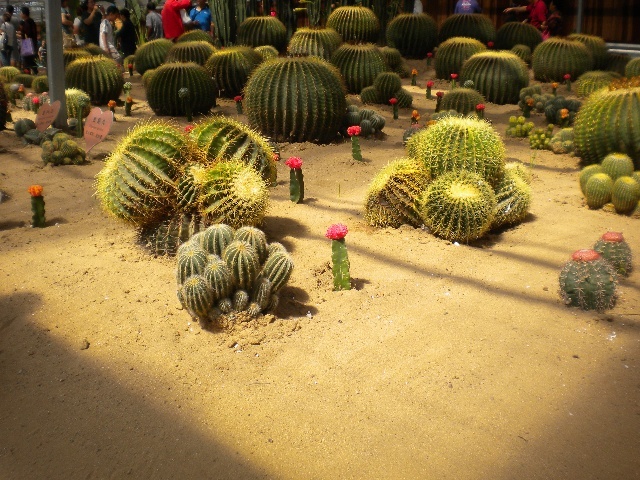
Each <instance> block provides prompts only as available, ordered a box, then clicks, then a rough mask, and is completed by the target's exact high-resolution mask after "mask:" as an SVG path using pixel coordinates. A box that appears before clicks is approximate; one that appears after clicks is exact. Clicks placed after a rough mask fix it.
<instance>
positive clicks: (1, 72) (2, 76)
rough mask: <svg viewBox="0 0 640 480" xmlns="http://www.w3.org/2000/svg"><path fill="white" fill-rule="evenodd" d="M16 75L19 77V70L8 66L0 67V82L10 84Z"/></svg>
mask: <svg viewBox="0 0 640 480" xmlns="http://www.w3.org/2000/svg"><path fill="white" fill-rule="evenodd" d="M17 75H20V70H18V69H17V68H16V67H12V66H10V65H7V66H4V67H0V81H1V82H5V83H11V82H12V81H13V79H14V77H16V76H17Z"/></svg>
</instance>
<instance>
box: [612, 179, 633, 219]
mask: <svg viewBox="0 0 640 480" xmlns="http://www.w3.org/2000/svg"><path fill="white" fill-rule="evenodd" d="M638 200H640V184H638V182H636V181H635V180H634V178H633V177H630V176H629V177H619V178H618V179H617V180H616V181H615V182H613V187H612V188H611V203H613V206H614V207H615V209H616V212H618V213H631V212H632V211H633V210H634V209H635V208H636V206H637V205H638Z"/></svg>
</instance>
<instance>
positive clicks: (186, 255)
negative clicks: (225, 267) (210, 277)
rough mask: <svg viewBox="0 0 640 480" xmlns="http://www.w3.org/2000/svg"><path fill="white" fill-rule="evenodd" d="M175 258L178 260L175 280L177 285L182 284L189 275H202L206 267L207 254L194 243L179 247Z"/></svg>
mask: <svg viewBox="0 0 640 480" xmlns="http://www.w3.org/2000/svg"><path fill="white" fill-rule="evenodd" d="M176 257H177V260H178V268H177V270H176V279H177V280H178V283H179V284H182V283H184V281H185V280H186V279H187V278H189V277H190V276H191V275H200V274H202V273H203V272H204V268H205V266H206V265H207V252H205V251H204V249H203V248H202V247H201V246H200V245H199V244H198V243H195V242H188V243H183V244H182V245H180V247H179V248H178V253H177V255H176Z"/></svg>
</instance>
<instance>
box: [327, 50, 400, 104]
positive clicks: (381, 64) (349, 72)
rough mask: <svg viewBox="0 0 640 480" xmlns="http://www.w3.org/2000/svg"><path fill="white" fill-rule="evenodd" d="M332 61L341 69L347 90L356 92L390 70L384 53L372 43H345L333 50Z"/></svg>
mask: <svg viewBox="0 0 640 480" xmlns="http://www.w3.org/2000/svg"><path fill="white" fill-rule="evenodd" d="M331 63H333V64H334V65H335V66H336V67H337V68H338V70H340V73H341V74H342V77H343V78H344V82H345V84H346V86H347V91H348V92H350V93H355V94H358V93H360V92H361V91H362V89H363V88H365V87H369V86H371V85H373V81H374V80H375V79H376V77H377V76H378V75H379V74H380V73H382V72H385V71H387V70H389V67H387V64H386V62H385V60H384V57H383V56H382V53H380V50H379V49H378V47H376V46H375V45H374V44H372V43H363V44H358V45H351V44H348V43H344V44H342V45H341V46H340V47H339V48H338V49H337V50H336V51H335V52H333V55H332V56H331Z"/></svg>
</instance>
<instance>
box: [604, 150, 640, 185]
mask: <svg viewBox="0 0 640 480" xmlns="http://www.w3.org/2000/svg"><path fill="white" fill-rule="evenodd" d="M600 166H601V167H602V171H603V172H604V173H606V174H607V175H609V176H610V177H611V180H613V181H616V180H617V179H618V178H620V177H629V176H631V175H633V160H631V157H630V156H629V155H625V154H624V153H610V154H609V155H607V156H606V157H604V159H603V160H602V162H601V163H600Z"/></svg>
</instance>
